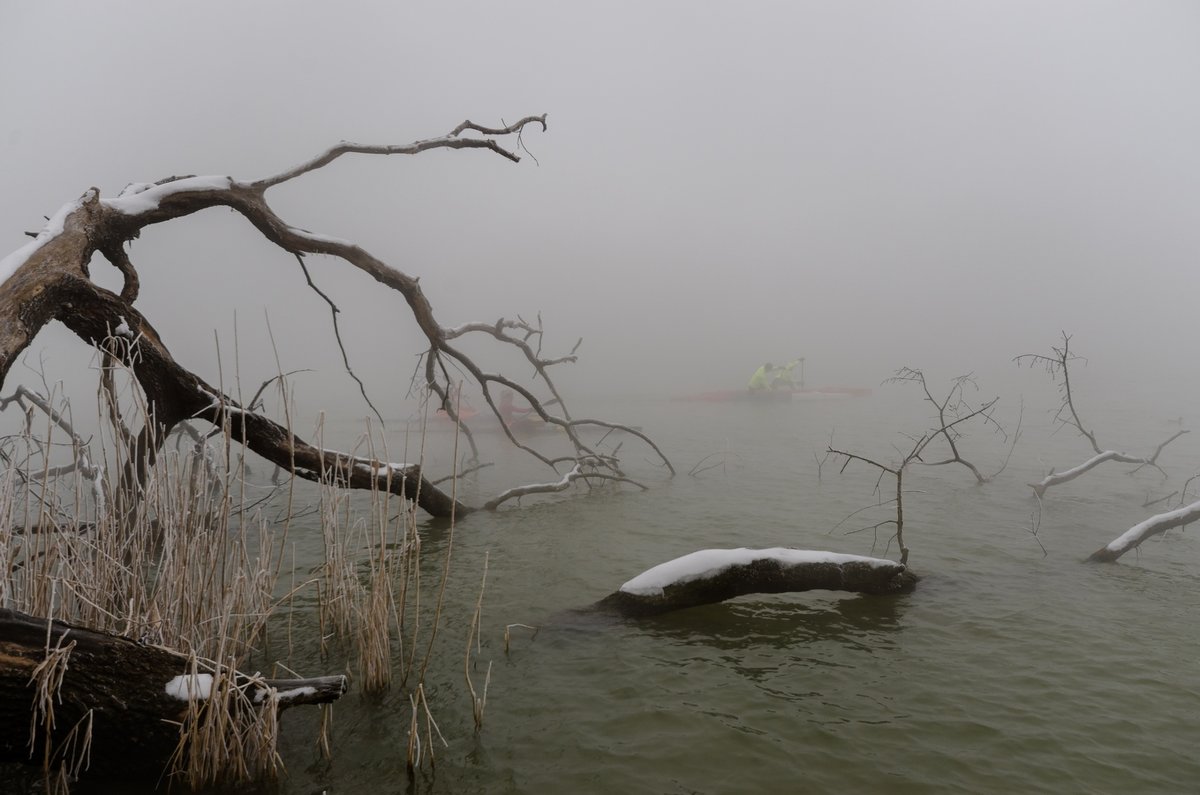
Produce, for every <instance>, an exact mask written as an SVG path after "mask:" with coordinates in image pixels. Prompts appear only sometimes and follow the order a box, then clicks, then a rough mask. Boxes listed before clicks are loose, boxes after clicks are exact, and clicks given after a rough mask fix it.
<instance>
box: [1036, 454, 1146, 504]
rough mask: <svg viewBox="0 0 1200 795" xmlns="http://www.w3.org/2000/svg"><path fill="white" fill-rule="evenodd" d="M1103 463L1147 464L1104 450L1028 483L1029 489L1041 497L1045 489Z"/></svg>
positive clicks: (1141, 459)
mask: <svg viewBox="0 0 1200 795" xmlns="http://www.w3.org/2000/svg"><path fill="white" fill-rule="evenodd" d="M1105 461H1120V462H1121V463H1123V464H1145V463H1147V460H1146V459H1144V458H1135V457H1133V456H1131V455H1128V454H1126V453H1120V452H1117V451H1116V450H1105V451H1104V452H1102V453H1098V454H1097V455H1094V456H1092V457H1091V458H1089V459H1088V460H1087V461H1084V462H1083V463H1082V464H1079V465H1078V466H1073V467H1071V468H1070V469H1064V470H1063V471H1062V472H1051V473H1050V474H1049V475H1047V476H1046V477H1044V478H1042V479H1041V480H1039V481H1038V482H1037V483H1030V484H1029V487H1030V488H1032V489H1033V490H1034V492H1035V493H1036V494H1037V495H1038V496H1039V497H1041V496H1042V495H1043V494H1045V493H1046V489H1048V488H1050V487H1051V486H1057V485H1058V484H1060V483H1066V482H1068V481H1071V480H1074V479H1075V478H1077V477H1079V476H1080V475H1082V474H1083V473H1084V472H1088V471H1090V470H1092V469H1095V468H1096V467H1098V466H1100V465H1101V464H1103V463H1104V462H1105Z"/></svg>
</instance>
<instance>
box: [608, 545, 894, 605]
mask: <svg viewBox="0 0 1200 795" xmlns="http://www.w3.org/2000/svg"><path fill="white" fill-rule="evenodd" d="M916 582H917V578H916V575H914V574H913V573H912V572H910V571H908V569H907V568H906V567H905V566H904V565H903V564H900V563H896V562H895V561H891V560H885V559H883V558H870V557H863V556H861V555H843V554H839V553H836V552H822V551H817V550H807V549H786V548H781V547H775V548H772V549H745V548H739V549H702V550H700V551H698V552H693V553H691V554H690V555H684V556H683V557H681V558H676V559H675V560H671V561H668V562H666V563H662V564H659V565H658V566H655V567H654V568H652V569H649V570H648V571H645V572H642V573H641V574H639V575H638V576H637V577H634V578H633V579H632V580H630V581H629V582H627V583H625V584H624V585H622V586H621V588H620V590H618V591H616V592H615V593H612V594H610V595H608V596H606V597H605V598H604V599H602V600H600V601H599V602H597V603H596V607H597V608H598V609H601V610H607V611H611V612H615V613H619V614H620V615H623V616H630V617H637V616H651V615H657V614H659V613H666V612H670V611H672V610H682V609H684V608H687V607H695V606H697V605H704V604H712V603H714V602H723V601H725V600H726V599H732V598H733V597H735V596H743V595H745V594H753V593H789V592H794V591H814V590H826V591H852V592H855V593H866V594H893V593H907V592H909V591H911V590H912V589H913V588H914V587H915V586H916Z"/></svg>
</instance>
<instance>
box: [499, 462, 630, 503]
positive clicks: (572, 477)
mask: <svg viewBox="0 0 1200 795" xmlns="http://www.w3.org/2000/svg"><path fill="white" fill-rule="evenodd" d="M585 463H587V464H590V466H591V467H593V468H594V467H595V466H596V465H597V464H598V463H599V462H596V461H589V462H579V463H576V464H575V466H574V467H572V468H571V471H570V472H567V473H566V474H565V475H563V476H562V477H561V478H559V479H558V480H556V481H554V482H553V483H529V484H526V485H524V486H517V487H515V488H511V489H508V490H507V491H504V492H501V493H500V494H498V495H497V496H495V497H493V498H492V499H490V500H488V501H487V502H486V503H485V504H484V506H483V509H484V510H485V511H494V510H496V509H497V508H499V507H500V506H501V505H503V504H504V503H506V502H508V501H509V500H513V499H518V498H520V497H525V496H528V495H530V494H552V493H554V492H556V491H566V490H567V489H568V488H570V487H571V484H572V483H574V482H575V481H577V480H580V479H584V480H609V481H614V482H617V483H630V484H632V485H634V486H637V487H638V488H640V489H642V490H643V491H645V490H646V487H645V486H644V485H642V484H641V483H638V482H637V481H636V480H631V479H629V478H627V477H623V476H621V475H613V474H611V473H608V472H596V471H594V469H592V470H591V471H584V464H585Z"/></svg>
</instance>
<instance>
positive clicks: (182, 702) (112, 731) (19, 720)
mask: <svg viewBox="0 0 1200 795" xmlns="http://www.w3.org/2000/svg"><path fill="white" fill-rule="evenodd" d="M195 666H196V662H195V659H194V658H191V657H188V656H187V655H184V654H180V653H178V652H174V651H171V650H169V649H165V648H162V647H160V646H150V645H146V644H143V643H139V642H137V641H135V640H131V639H129V638H124V637H121V636H118V635H113V634H109V633H105V632H97V631H94V630H90V629H86V628H83V627H76V626H72V625H70V624H66V623H63V622H61V621H49V620H47V619H44V618H36V617H33V616H29V615H26V614H24V613H19V612H16V611H13V610H7V609H0V762H24V763H28V764H37V765H44V766H46V767H48V768H50V769H58V768H59V766H60V764H63V763H65V764H67V766H68V767H70V766H73V765H74V763H75V759H72V758H71V757H79V756H80V754H81V752H82V750H83V749H84V748H85V743H84V740H85V738H90V740H89V742H90V746H89V747H88V751H87V765H86V771H84V770H82V768H83V767H84V766H83V765H81V766H80V767H81V772H83V773H84V774H85V775H92V776H98V777H105V776H115V777H119V778H122V779H137V778H150V779H157V778H159V777H163V778H164V780H165V775H164V773H165V772H166V771H167V768H168V764H169V762H170V760H171V758H172V755H173V754H175V753H176V751H177V749H178V748H179V747H180V737H181V734H180V730H181V727H182V726H183V725H185V723H186V719H187V717H188V712H189V708H191V707H193V704H192V703H191V702H192V701H193V700H196V701H203V700H206V699H208V698H209V695H210V694H211V693H212V691H213V688H214V678H213V675H212V674H211V673H205V672H204V666H203V665H202V664H201V665H200V666H199V668H198V669H197V668H196V667H195ZM233 684H234V685H235V686H236V687H238V688H239V689H240V690H241V691H242V692H243V693H244V694H245V696H246V697H247V698H246V701H247V703H250V704H261V705H266V704H269V703H271V702H272V701H273V702H274V703H276V704H277V705H278V707H279V708H280V709H283V708H286V707H290V706H294V705H298V704H320V703H327V702H331V701H334V700H336V699H337V698H338V697H340V696H341V695H342V694H343V693H344V692H346V677H344V676H323V677H318V678H315V679H263V678H260V677H257V676H247V675H245V674H241V673H238V674H236V675H235V677H234V682H233ZM260 708H261V707H260Z"/></svg>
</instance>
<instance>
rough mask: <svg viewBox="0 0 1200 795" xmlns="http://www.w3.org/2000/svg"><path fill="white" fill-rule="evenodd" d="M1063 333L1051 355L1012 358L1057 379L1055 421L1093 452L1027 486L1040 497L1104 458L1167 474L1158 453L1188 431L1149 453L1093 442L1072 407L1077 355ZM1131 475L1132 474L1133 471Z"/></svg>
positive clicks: (1069, 338) (1092, 435) (1179, 433)
mask: <svg viewBox="0 0 1200 795" xmlns="http://www.w3.org/2000/svg"><path fill="white" fill-rule="evenodd" d="M1062 336H1063V344H1062V347H1054V348H1052V349H1051V350H1052V351H1053V352H1054V355H1053V356H1046V355H1044V354H1033V353H1027V354H1022V355H1021V356H1018V357H1016V358H1015V359H1014V361H1016V362H1017V363H1018V364H1029V365H1030V366H1033V365H1041V366H1043V367H1045V368H1046V371H1047V372H1049V373H1050V375H1051V376H1052V377H1053V378H1054V379H1055V380H1056V381H1057V382H1059V385H1060V386H1059V388H1060V390H1061V391H1062V394H1063V399H1062V404H1061V405H1060V406H1059V408H1058V412H1057V413H1056V414H1055V420H1056V421H1058V422H1059V423H1061V424H1062V425H1066V426H1070V427H1072V428H1075V430H1077V431H1078V432H1079V434H1080V435H1081V436H1083V437H1084V438H1086V439H1087V440H1088V443H1089V444H1091V446H1092V450H1093V451H1094V452H1095V455H1093V456H1092V457H1091V458H1088V459H1087V460H1086V461H1084V462H1082V463H1081V464H1078V465H1076V466H1074V467H1071V468H1070V469H1066V470H1063V471H1062V472H1055V471H1053V470H1051V471H1050V473H1049V474H1048V475H1046V477H1044V478H1042V479H1041V480H1039V481H1038V482H1037V483H1030V484H1029V487H1030V488H1032V489H1033V492H1034V494H1036V495H1037V496H1038V497H1041V496H1042V495H1043V494H1045V493H1046V489H1048V488H1051V487H1052V486H1057V485H1060V484H1062V483H1068V482H1070V481H1072V480H1074V479H1075V478H1077V477H1079V476H1080V475H1083V474H1084V473H1086V472H1090V471H1091V470H1092V469H1095V468H1096V467H1097V466H1099V465H1100V464H1103V463H1105V462H1106V461H1117V462H1119V463H1122V464H1137V468H1136V469H1134V470H1133V472H1137V471H1138V470H1139V469H1141V468H1142V467H1147V466H1149V467H1153V468H1154V469H1157V470H1158V471H1159V472H1160V473H1161V474H1162V475H1163V477H1166V474H1167V473H1166V472H1164V471H1163V469H1162V468H1161V467H1160V466H1158V456H1159V455H1160V454H1161V453H1162V451H1163V448H1165V447H1166V446H1167V445H1168V444H1170V443H1171V442H1173V441H1175V440H1176V439H1178V438H1179V437H1180V436H1183V435H1184V434H1185V433H1187V431H1185V430H1181V431H1178V432H1176V433H1175V434H1174V435H1173V436H1171V437H1170V438H1169V439H1167V440H1166V441H1164V442H1163V443H1162V444H1160V445H1159V446H1158V447H1157V448H1155V450H1154V453H1153V454H1151V455H1149V456H1134V455H1130V454H1129V453H1124V452H1121V451H1119V450H1105V449H1102V448H1101V447H1100V443H1099V442H1097V441H1096V434H1095V433H1094V432H1092V431H1091V430H1090V429H1089V428H1087V427H1086V426H1085V425H1084V424H1083V420H1081V419H1080V418H1079V412H1078V410H1077V409H1076V408H1075V398H1074V395H1073V394H1072V392H1071V371H1070V364H1071V362H1073V361H1076V360H1077V359H1079V358H1080V357H1078V356H1076V355H1074V354H1072V353H1071V347H1070V345H1071V337H1070V335H1068V334H1067V333H1066V332H1063V335H1062ZM1130 474H1132V472H1131V473H1130Z"/></svg>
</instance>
